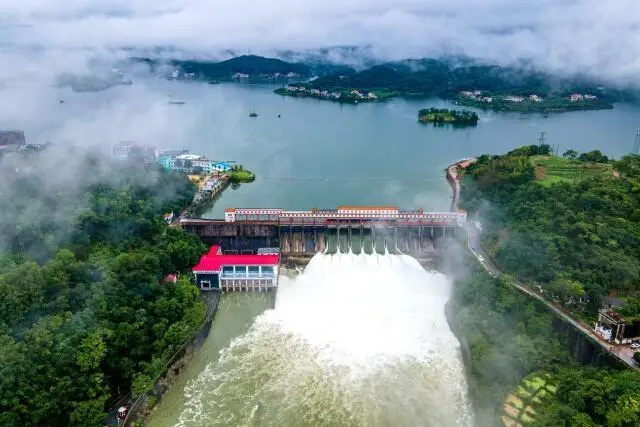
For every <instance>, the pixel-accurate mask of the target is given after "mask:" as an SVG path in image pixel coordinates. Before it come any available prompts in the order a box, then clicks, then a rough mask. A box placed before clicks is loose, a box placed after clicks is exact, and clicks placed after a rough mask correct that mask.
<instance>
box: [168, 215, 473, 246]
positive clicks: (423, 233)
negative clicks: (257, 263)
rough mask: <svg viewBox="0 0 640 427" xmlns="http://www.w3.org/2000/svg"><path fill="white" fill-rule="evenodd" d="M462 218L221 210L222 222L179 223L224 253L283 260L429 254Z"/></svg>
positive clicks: (461, 224) (462, 222) (185, 220)
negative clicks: (276, 254)
mask: <svg viewBox="0 0 640 427" xmlns="http://www.w3.org/2000/svg"><path fill="white" fill-rule="evenodd" d="M466 220H467V217H466V213H464V212H425V211H424V210H422V209H418V210H414V211H403V210H400V209H399V208H397V207H395V206H340V207H338V208H336V209H315V208H314V209H311V210H309V211H287V210H283V209H262V208H261V209H245V208H229V209H225V213H224V219H206V218H181V219H180V226H181V227H183V228H184V229H185V230H187V231H189V232H192V233H194V234H197V235H198V236H200V238H201V239H202V241H203V242H204V243H206V244H208V245H217V246H220V247H222V248H223V249H224V251H225V253H247V254H249V253H251V254H255V253H257V251H258V249H260V248H265V247H269V248H272V247H273V248H279V249H280V252H281V253H282V254H283V255H287V254H307V255H313V254H315V253H318V252H328V253H337V252H348V251H349V250H351V251H352V252H354V253H374V252H377V253H384V252H385V249H386V250H387V251H388V252H390V253H405V254H410V255H420V254H423V253H428V252H433V251H434V250H435V249H437V248H438V246H439V244H440V243H441V242H442V241H443V240H444V239H446V238H448V237H453V236H455V235H456V234H457V232H458V229H459V228H460V227H464V225H465V224H466Z"/></svg>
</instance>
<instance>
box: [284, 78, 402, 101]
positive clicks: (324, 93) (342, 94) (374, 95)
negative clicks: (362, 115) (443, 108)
mask: <svg viewBox="0 0 640 427" xmlns="http://www.w3.org/2000/svg"><path fill="white" fill-rule="evenodd" d="M275 93H277V94H278V95H282V96H293V97H297V98H318V99H323V100H327V101H333V102H340V103H347V104H357V103H359V102H372V101H382V100H385V99H389V98H392V97H393V96H395V95H396V94H395V93H393V92H386V91H379V90H377V91H369V92H364V91H363V92H361V91H359V90H357V89H352V90H348V89H347V90H333V91H328V90H320V89H316V88H313V87H312V86H311V85H310V84H300V83H299V84H294V85H288V86H286V87H281V88H278V89H276V90H275Z"/></svg>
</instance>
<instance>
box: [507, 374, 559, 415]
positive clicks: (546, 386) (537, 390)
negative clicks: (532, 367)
mask: <svg viewBox="0 0 640 427" xmlns="http://www.w3.org/2000/svg"><path fill="white" fill-rule="evenodd" d="M556 390H557V387H556V385H555V384H554V382H553V377H552V376H551V374H548V373H546V374H532V375H530V376H529V377H527V378H525V379H524V380H522V383H521V384H520V386H519V387H518V388H517V389H516V390H515V391H514V392H513V393H511V394H509V395H508V396H507V398H506V399H505V401H504V414H503V415H502V422H503V423H504V425H505V427H524V426H526V425H528V424H531V423H532V422H533V421H535V418H536V415H537V414H536V407H537V406H538V405H539V404H540V403H541V402H542V401H543V400H545V399H549V398H551V397H553V395H554V394H555V392H556Z"/></svg>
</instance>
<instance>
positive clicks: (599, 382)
mask: <svg viewBox="0 0 640 427" xmlns="http://www.w3.org/2000/svg"><path fill="white" fill-rule="evenodd" d="M462 174H463V175H462V193H461V196H462V199H461V203H462V207H464V208H465V209H467V211H468V214H469V219H470V221H471V223H472V224H473V222H474V221H475V220H479V221H480V224H481V228H482V232H481V233H482V234H481V236H482V245H483V247H484V249H485V251H486V252H487V253H488V254H489V255H490V257H491V258H492V259H493V260H494V261H495V263H496V264H497V265H498V266H499V268H500V269H501V270H502V271H503V272H505V273H510V275H512V276H514V277H516V278H518V279H519V281H520V282H521V283H523V284H525V285H526V286H529V287H531V289H534V290H536V291H540V290H542V295H543V296H545V298H548V299H550V300H555V301H556V302H557V303H558V304H562V305H563V306H564V308H565V309H567V310H569V311H571V312H572V313H573V314H574V315H575V316H576V317H578V318H580V319H582V320H583V321H585V322H586V323H587V324H593V323H595V319H596V317H597V316H596V314H597V310H598V309H599V308H600V307H601V305H602V302H603V301H602V300H603V297H605V296H607V295H609V294H613V293H615V294H616V295H617V296H618V299H619V300H620V301H622V302H623V305H622V307H620V308H618V309H617V310H618V312H619V313H620V314H621V315H623V316H624V317H625V319H627V320H628V324H627V328H631V327H632V325H637V322H638V319H639V316H640V299H639V298H638V295H639V291H640V267H639V266H638V259H639V257H640V156H636V155H631V156H626V157H623V158H622V159H621V160H619V161H612V160H611V159H609V158H607V156H605V155H603V154H602V153H601V152H600V151H597V150H595V151H591V152H588V153H582V154H580V153H577V152H576V151H573V150H568V151H567V152H565V153H564V155H563V156H557V155H552V152H551V149H550V147H549V146H546V145H541V146H528V147H521V148H518V149H516V150H513V151H511V152H509V153H507V154H505V155H483V156H480V157H479V158H478V159H477V163H475V164H473V165H471V166H470V167H468V168H467V169H466V170H464V171H462ZM464 264H465V265H470V266H471V267H470V270H471V273H470V274H469V275H468V276H467V277H458V278H457V279H456V284H455V286H454V293H453V296H452V299H451V302H450V304H449V306H448V311H449V316H450V324H451V327H452V329H453V330H454V331H455V333H456V335H457V336H458V337H459V339H460V340H461V342H462V344H463V348H465V349H466V350H465V351H466V355H467V358H466V359H467V368H468V372H469V384H470V393H471V397H472V398H473V400H474V402H475V404H476V410H477V417H476V421H477V423H478V425H503V421H505V420H509V421H511V422H514V424H513V425H517V424H515V421H517V422H519V423H520V424H524V425H531V426H545V427H546V426H548V427H551V426H554V427H555V426H565V427H578V426H580V427H582V426H588V427H595V426H618V427H635V426H638V425H640V374H638V372H637V371H633V370H630V369H612V368H610V367H609V366H607V364H606V363H603V362H604V361H606V360H607V355H606V354H601V355H599V356H598V358H597V360H599V363H598V364H594V365H580V364H578V363H577V362H576V361H575V360H574V354H573V353H570V352H569V351H568V350H569V349H570V348H575V347H570V345H569V342H570V341H571V340H569V339H568V337H567V334H566V332H565V331H564V330H563V328H562V327H560V323H559V322H558V321H557V319H556V318H555V315H554V314H553V313H552V312H551V311H550V310H549V309H548V308H547V307H545V306H544V305H542V304H541V303H540V302H538V301H537V300H536V299H533V298H530V297H529V296H527V295H525V294H524V293H522V292H520V291H519V290H516V289H515V288H514V287H513V286H512V284H511V283H510V282H511V281H512V280H513V279H512V277H510V276H509V275H503V276H502V277H500V278H499V279H494V278H492V277H490V276H489V275H488V274H487V273H486V272H485V271H484V270H483V269H482V268H481V267H480V266H479V265H475V259H473V258H471V259H467V260H466V262H464ZM463 270H466V269H458V270H456V271H455V272H453V274H454V275H457V276H461V275H464V274H465V273H464V272H462V271H463ZM585 299H586V300H587V301H588V302H586V303H585ZM633 327H636V326H633ZM585 339H586V338H585ZM541 379H543V381H542V382H543V383H547V384H548V386H549V387H548V388H547V392H546V394H544V395H543V394H538V395H532V394H530V393H529V394H527V393H526V389H528V388H531V387H532V386H535V385H536V383H537V384H540V382H541ZM522 402H524V403H522ZM528 406H530V408H529V409H527V407H528ZM514 414H519V415H514ZM522 414H524V415H523V418H519V417H520V416H521V415H522ZM522 421H527V423H526V424H525V423H523V422H522ZM509 425H511V424H509Z"/></svg>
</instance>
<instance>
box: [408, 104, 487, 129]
mask: <svg viewBox="0 0 640 427" xmlns="http://www.w3.org/2000/svg"><path fill="white" fill-rule="evenodd" d="M418 121H419V122H420V123H433V124H434V125H453V126H456V127H458V126H460V127H464V126H475V125H477V124H478V115H477V114H476V113H474V112H473V111H468V110H462V111H460V110H449V109H446V108H444V109H437V108H428V109H422V110H420V111H419V112H418Z"/></svg>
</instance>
